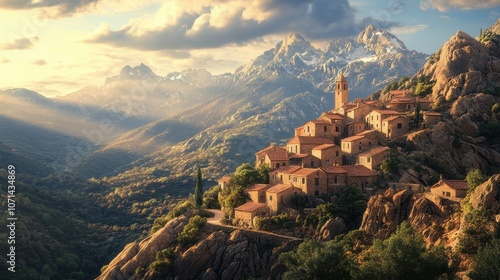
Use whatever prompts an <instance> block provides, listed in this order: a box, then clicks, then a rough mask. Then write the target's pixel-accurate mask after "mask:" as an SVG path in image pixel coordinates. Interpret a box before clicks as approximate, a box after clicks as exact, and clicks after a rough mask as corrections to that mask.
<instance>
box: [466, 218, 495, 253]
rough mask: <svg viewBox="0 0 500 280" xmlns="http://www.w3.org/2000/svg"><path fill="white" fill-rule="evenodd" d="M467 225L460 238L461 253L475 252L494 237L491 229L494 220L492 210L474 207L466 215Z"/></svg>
mask: <svg viewBox="0 0 500 280" xmlns="http://www.w3.org/2000/svg"><path fill="white" fill-rule="evenodd" d="M464 221H465V223H464V224H465V226H464V230H463V231H462V233H461V234H460V238H459V239H458V249H459V250H460V252H461V253H465V254H475V253H477V251H478V250H479V248H481V247H483V246H484V245H485V244H486V243H488V242H489V241H490V240H491V238H492V237H493V233H492V232H491V231H490V230H489V227H490V225H491V223H492V222H493V219H492V216H491V211H488V210H484V209H472V210H470V211H468V212H467V213H465V215H464Z"/></svg>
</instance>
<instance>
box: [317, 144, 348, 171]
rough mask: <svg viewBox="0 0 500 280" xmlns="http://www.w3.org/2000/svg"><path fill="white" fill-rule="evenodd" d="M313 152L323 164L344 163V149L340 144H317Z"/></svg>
mask: <svg viewBox="0 0 500 280" xmlns="http://www.w3.org/2000/svg"><path fill="white" fill-rule="evenodd" d="M312 154H313V156H315V157H316V158H318V159H319V160H320V162H321V166H330V165H342V150H341V149H340V146H338V145H335V144H324V145H320V146H317V147H315V148H314V149H313V150H312ZM317 166H319V165H317ZM311 167H314V166H311Z"/></svg>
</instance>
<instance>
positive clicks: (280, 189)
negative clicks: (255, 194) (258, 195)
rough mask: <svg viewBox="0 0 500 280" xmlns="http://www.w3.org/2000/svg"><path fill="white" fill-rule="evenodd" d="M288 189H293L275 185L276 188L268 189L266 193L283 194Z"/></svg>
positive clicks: (288, 186)
mask: <svg viewBox="0 0 500 280" xmlns="http://www.w3.org/2000/svg"><path fill="white" fill-rule="evenodd" d="M290 188H293V186H292V185H285V184H277V185H276V186H273V187H271V188H269V189H268V190H267V191H266V193H280V192H284V191H286V190H288V189H290Z"/></svg>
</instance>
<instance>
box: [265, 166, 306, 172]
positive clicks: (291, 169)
mask: <svg viewBox="0 0 500 280" xmlns="http://www.w3.org/2000/svg"><path fill="white" fill-rule="evenodd" d="M300 168H302V167H300V166H283V167H280V168H278V169H275V170H274V171H272V172H276V173H285V174H292V173H293V172H295V171H297V169H300Z"/></svg>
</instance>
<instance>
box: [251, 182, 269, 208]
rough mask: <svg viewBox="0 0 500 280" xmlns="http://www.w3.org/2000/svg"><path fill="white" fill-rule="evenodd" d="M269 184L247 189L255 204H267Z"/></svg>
mask: <svg viewBox="0 0 500 280" xmlns="http://www.w3.org/2000/svg"><path fill="white" fill-rule="evenodd" d="M269 187H270V186H269V184H255V185H253V186H251V187H250V188H248V189H246V193H247V194H248V196H249V197H250V199H251V200H252V201H253V202H257V203H265V202H266V190H267V189H269Z"/></svg>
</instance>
